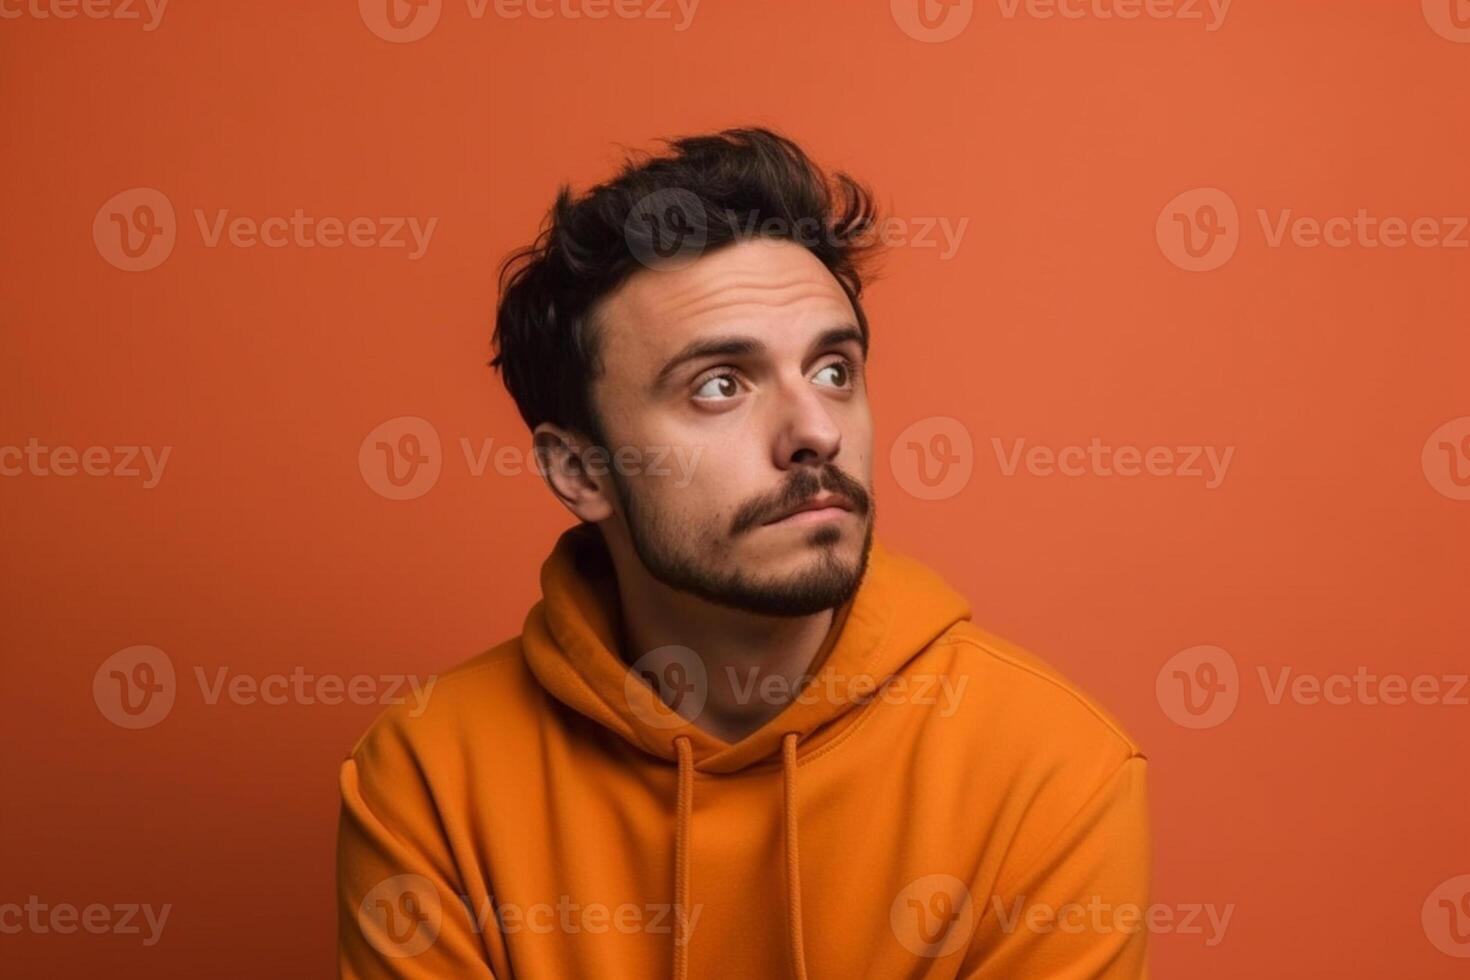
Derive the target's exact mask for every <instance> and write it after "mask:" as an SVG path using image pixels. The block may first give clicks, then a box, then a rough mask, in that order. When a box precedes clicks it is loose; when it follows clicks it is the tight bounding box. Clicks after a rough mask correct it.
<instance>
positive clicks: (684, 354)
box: [653, 323, 868, 389]
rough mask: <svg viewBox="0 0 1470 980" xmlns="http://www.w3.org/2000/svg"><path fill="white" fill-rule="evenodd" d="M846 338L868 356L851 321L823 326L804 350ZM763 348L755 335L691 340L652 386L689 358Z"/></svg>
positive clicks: (743, 354) (740, 354) (754, 351)
mask: <svg viewBox="0 0 1470 980" xmlns="http://www.w3.org/2000/svg"><path fill="white" fill-rule="evenodd" d="M849 341H851V342H855V343H856V344H857V345H858V346H859V347H861V348H862V351H863V356H864V357H866V356H867V353H868V345H867V344H866V343H865V342H864V340H863V334H862V331H861V330H859V329H858V328H857V327H856V326H854V325H853V324H851V323H844V324H842V325H841V326H836V327H831V328H829V329H827V330H824V331H823V332H822V333H821V335H820V336H818V337H817V339H816V340H814V341H812V343H811V346H810V347H809V348H808V349H807V352H808V353H811V352H813V351H818V350H821V349H822V348H824V347H836V346H837V345H839V344H845V343H848V342H849ZM765 350H766V345H765V344H763V343H761V342H760V341H759V340H756V339H755V338H754V337H738V336H735V337H707V338H705V339H703V340H695V341H691V342H690V343H689V344H687V345H685V347H684V349H683V350H681V351H679V353H677V354H675V355H674V356H673V357H671V358H669V360H668V361H667V363H665V364H664V366H663V367H661V368H659V372H658V375H657V376H656V377H655V378H654V379H653V387H654V388H655V389H658V388H662V387H663V386H664V384H665V383H666V382H667V381H668V380H669V376H670V375H671V374H673V373H674V372H675V371H677V370H678V369H679V368H680V367H681V366H683V365H684V364H687V363H688V362H689V361H694V360H699V359H700V358H704V357H749V356H751V355H754V354H762V353H764V352H765Z"/></svg>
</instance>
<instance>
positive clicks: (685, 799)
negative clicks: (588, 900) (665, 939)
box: [674, 735, 694, 980]
mask: <svg viewBox="0 0 1470 980" xmlns="http://www.w3.org/2000/svg"><path fill="white" fill-rule="evenodd" d="M674 745H675V746H677V747H678V749H679V797H678V803H677V805H676V806H677V812H676V813H675V816H674V980H687V978H688V976H689V936H688V935H687V934H685V931H684V924H685V923H686V922H688V921H689V818H690V816H691V814H692V813H693V810H694V754H693V751H692V750H691V749H690V748H689V737H688V736H687V735H680V736H679V737H678V738H676V739H674Z"/></svg>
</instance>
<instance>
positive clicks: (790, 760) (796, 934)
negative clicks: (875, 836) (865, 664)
mask: <svg viewBox="0 0 1470 980" xmlns="http://www.w3.org/2000/svg"><path fill="white" fill-rule="evenodd" d="M797 738H798V736H797V734H796V732H787V733H786V735H785V736H784V737H783V738H782V739H781V775H782V779H783V791H782V795H783V796H784V797H785V799H784V800H783V802H784V803H785V813H786V933H787V935H788V936H789V937H790V940H791V975H792V976H793V977H794V978H795V980H806V950H805V949H804V948H803V943H802V935H801V854H800V847H799V846H798V845H799V841H800V838H799V837H798V836H797V832H796V740H797Z"/></svg>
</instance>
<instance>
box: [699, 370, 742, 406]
mask: <svg viewBox="0 0 1470 980" xmlns="http://www.w3.org/2000/svg"><path fill="white" fill-rule="evenodd" d="M738 394H740V383H739V381H737V380H736V378H735V375H734V374H733V373H731V372H729V371H725V372H723V373H721V374H712V375H710V376H709V377H708V378H706V379H705V380H704V381H702V382H701V383H700V385H699V387H698V388H696V389H695V390H694V397H695V398H699V399H703V400H705V401H727V400H729V399H731V398H734V397H735V396H736V395H738Z"/></svg>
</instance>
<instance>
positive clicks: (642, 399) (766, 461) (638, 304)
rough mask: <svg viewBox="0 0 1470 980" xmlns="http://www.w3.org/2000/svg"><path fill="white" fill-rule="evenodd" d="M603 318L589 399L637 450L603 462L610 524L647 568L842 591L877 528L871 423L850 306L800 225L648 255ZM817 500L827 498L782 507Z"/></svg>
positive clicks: (722, 588)
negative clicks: (698, 253) (800, 235)
mask: <svg viewBox="0 0 1470 980" xmlns="http://www.w3.org/2000/svg"><path fill="white" fill-rule="evenodd" d="M599 324H600V328H601V344H602V357H603V371H602V373H601V375H600V376H599V378H598V380H597V381H596V383H595V384H594V387H593V392H592V397H593V403H594V405H595V410H596V411H597V413H598V415H599V417H600V418H601V420H602V425H603V429H604V435H605V436H606V438H607V440H608V443H609V446H608V449H609V450H611V451H613V452H616V450H617V449H618V448H619V447H632V448H633V449H636V450H638V451H639V454H640V456H641V460H642V463H641V465H639V466H636V467H619V466H618V465H617V464H616V461H615V459H614V461H613V462H612V463H611V465H610V466H609V470H610V475H611V477H612V483H613V486H614V487H615V488H616V491H617V493H616V499H615V500H614V501H613V502H612V503H613V507H614V509H615V511H616V515H617V516H616V517H614V518H612V520H613V521H618V519H619V518H620V519H621V520H620V522H619V526H615V527H606V529H607V530H609V531H610V532H611V533H614V534H618V533H620V532H626V536H627V540H628V541H629V543H631V545H632V547H633V550H634V551H635V552H636V553H637V555H638V557H639V559H640V560H641V561H642V563H643V565H644V567H645V568H646V569H647V571H648V573H649V574H650V575H651V576H652V577H653V578H654V579H656V580H657V581H659V582H662V583H663V584H664V585H666V586H669V587H670V588H674V589H678V590H680V591H684V592H689V593H692V594H694V595H697V596H699V597H701V598H703V599H707V600H710V601H713V602H718V603H721V604H723V605H727V606H733V607H735V608H740V609H744V610H747V611H750V612H756V613H762V614H766V615H782V616H796V615H810V614H812V613H815V612H818V611H821V610H823V609H828V608H832V607H834V606H837V605H840V604H842V603H843V602H845V601H847V599H848V598H849V597H851V595H852V594H853V592H854V591H855V590H856V588H857V586H858V583H859V582H860V581H861V579H862V574H863V571H864V570H865V568H866V566H867V559H868V551H869V549H870V547H871V544H872V530H873V517H874V513H875V511H874V506H873V500H872V490H871V486H872V444H873V430H872V419H871V416H870V414H869V410H868V393H867V387H866V381H865V377H864V358H863V350H862V343H861V339H860V333H859V330H858V325H857V318H856V315H855V313H854V311H853V307H852V304H851V303H850V302H849V301H848V299H847V295H846V293H845V292H844V291H843V290H842V287H841V286H840V285H839V284H838V282H837V280H836V279H835V278H834V277H833V276H832V274H831V273H830V272H828V271H827V269H826V267H825V266H823V265H822V263H821V262H820V261H819V260H818V259H817V258H816V257H815V256H813V255H812V254H811V253H810V252H808V251H807V250H806V249H804V248H802V247H801V246H799V245H796V244H794V243H792V242H788V241H782V240H773V239H764V238H756V239H752V240H749V241H744V242H738V243H736V244H733V245H729V246H726V247H724V248H722V249H720V250H718V251H715V252H713V253H711V254H709V255H706V256H703V257H702V258H700V259H699V260H697V261H695V262H694V263H692V264H690V265H687V266H684V267H683V268H679V269H674V270H658V271H655V270H651V269H650V270H640V271H639V272H637V273H635V274H634V275H633V276H631V277H630V278H629V279H628V280H627V281H626V282H625V283H624V284H623V286H622V287H621V288H619V289H618V290H617V291H616V292H614V293H612V294H611V295H609V296H608V297H607V298H606V299H605V300H604V301H603V303H602V306H601V309H600V320H599ZM660 452H664V453H667V454H668V455H667V456H666V457H665V458H664V462H663V465H662V467H661V468H658V469H661V471H662V472H661V473H660V472H653V470H654V469H655V467H654V461H655V460H656V457H657V454H658V453H660ZM681 454H682V455H681ZM681 459H682V460H684V461H685V465H684V466H682V467H681V465H680V464H679V460H681ZM691 463H692V469H691V467H690V466H689V465H688V464H691ZM645 469H647V470H649V472H644V470H645ZM814 503H826V504H828V505H829V506H827V507H824V508H822V509H816V510H807V511H806V512H804V513H797V514H793V515H791V516H783V515H787V514H790V512H791V511H793V510H794V509H796V508H799V507H810V506H811V505H812V504H814Z"/></svg>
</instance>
